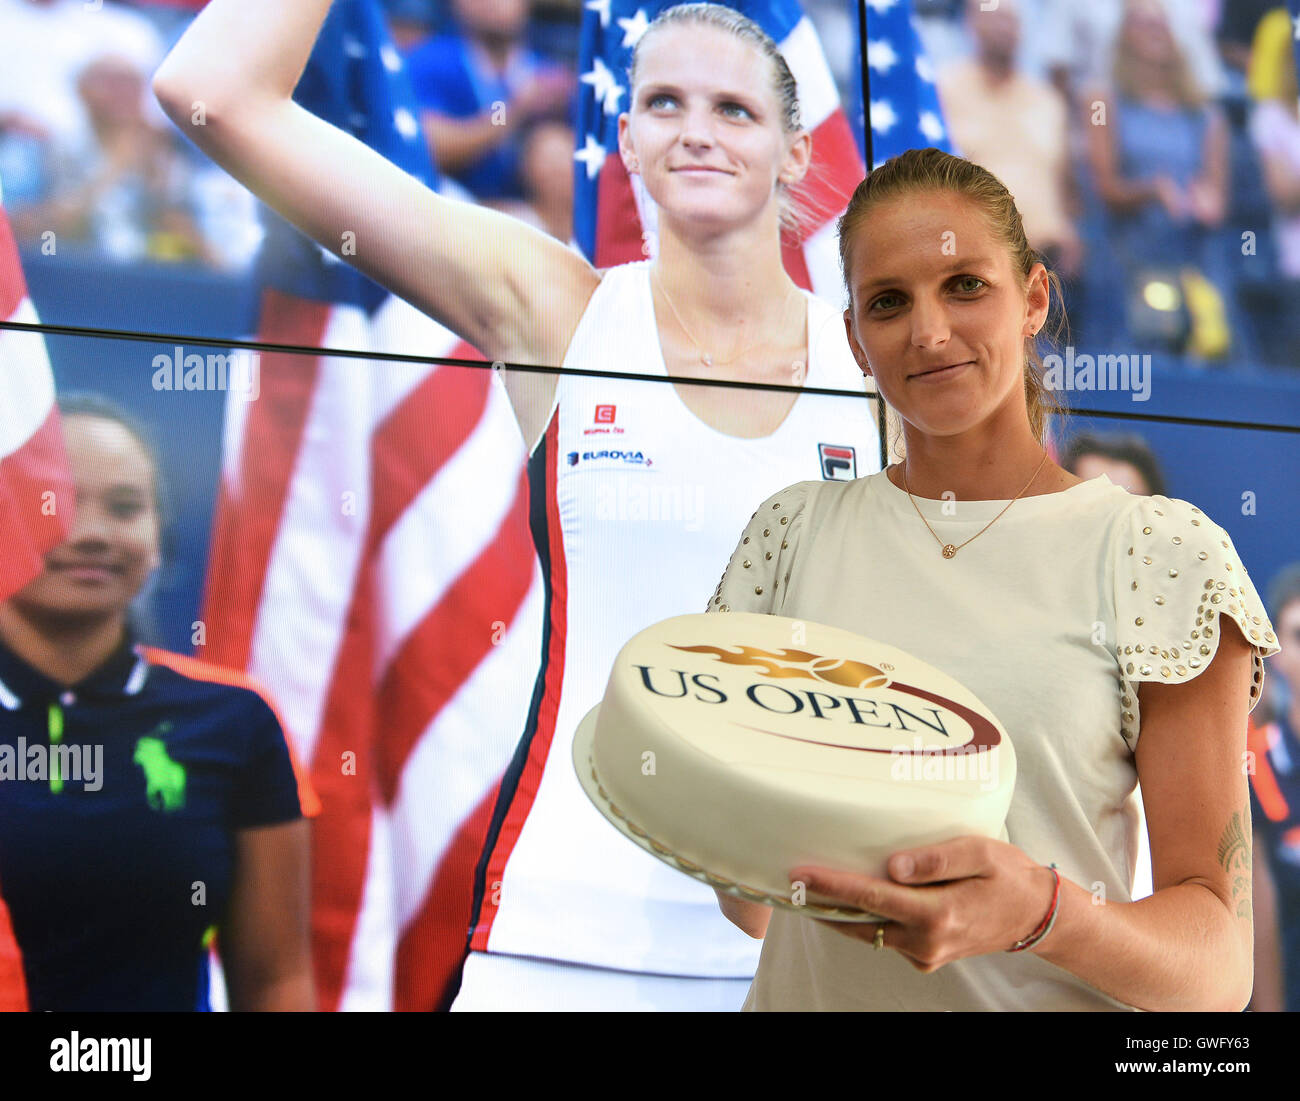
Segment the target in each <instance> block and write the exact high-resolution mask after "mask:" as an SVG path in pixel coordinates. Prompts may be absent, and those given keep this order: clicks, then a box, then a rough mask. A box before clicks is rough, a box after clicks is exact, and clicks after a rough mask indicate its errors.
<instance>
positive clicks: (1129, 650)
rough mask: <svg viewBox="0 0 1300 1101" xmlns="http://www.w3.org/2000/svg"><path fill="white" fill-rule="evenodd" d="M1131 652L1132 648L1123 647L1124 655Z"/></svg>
mask: <svg viewBox="0 0 1300 1101" xmlns="http://www.w3.org/2000/svg"><path fill="white" fill-rule="evenodd" d="M1132 652H1133V647H1132V646H1125V647H1124V653H1126V654H1131V653H1132Z"/></svg>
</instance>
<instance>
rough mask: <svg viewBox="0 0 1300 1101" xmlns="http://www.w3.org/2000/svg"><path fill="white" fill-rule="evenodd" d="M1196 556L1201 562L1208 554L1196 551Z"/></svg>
mask: <svg viewBox="0 0 1300 1101" xmlns="http://www.w3.org/2000/svg"><path fill="white" fill-rule="evenodd" d="M1196 557H1197V558H1199V559H1200V560H1201V561H1202V562H1204V561H1205V560H1206V559H1207V558H1209V557H1210V556H1209V554H1207V553H1206V552H1205V551H1197V552H1196Z"/></svg>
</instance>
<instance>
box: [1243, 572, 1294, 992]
mask: <svg viewBox="0 0 1300 1101" xmlns="http://www.w3.org/2000/svg"><path fill="white" fill-rule="evenodd" d="M1268 611H1269V616H1270V618H1271V619H1272V621H1273V624H1274V627H1275V629H1276V630H1277V635H1278V643H1279V644H1280V646H1281V647H1282V649H1281V650H1280V651H1279V652H1278V653H1276V654H1274V655H1273V656H1272V657H1271V658H1269V659H1268V661H1269V671H1270V672H1272V673H1275V674H1276V677H1275V678H1274V679H1275V680H1276V681H1278V682H1280V683H1278V684H1275V686H1274V687H1275V689H1280V692H1277V693H1275V695H1274V701H1275V702H1273V706H1271V707H1270V713H1269V714H1259V713H1258V712H1257V713H1256V714H1255V715H1252V716H1251V717H1250V727H1249V733H1248V736H1247V747H1248V749H1249V750H1250V751H1251V753H1252V754H1253V764H1254V770H1253V772H1251V774H1250V802H1251V820H1252V822H1253V823H1254V845H1253V852H1254V861H1253V863H1254V874H1253V879H1254V885H1255V887H1254V899H1255V903H1254V905H1255V994H1254V997H1253V998H1252V1000H1251V1008H1252V1009H1255V1010H1261V1011H1282V1010H1286V1011H1288V1012H1294V1011H1296V1010H1300V737H1298V735H1300V562H1293V563H1292V564H1291V565H1289V566H1287V567H1286V568H1285V569H1283V570H1282V572H1281V573H1280V574H1279V575H1278V577H1277V579H1276V580H1275V581H1274V582H1273V584H1272V585H1271V586H1270V591H1269V599H1268ZM1265 679H1266V680H1267V679H1268V678H1265ZM1271 702H1272V701H1271ZM1260 710H1261V711H1262V710H1263V708H1261V709H1260Z"/></svg>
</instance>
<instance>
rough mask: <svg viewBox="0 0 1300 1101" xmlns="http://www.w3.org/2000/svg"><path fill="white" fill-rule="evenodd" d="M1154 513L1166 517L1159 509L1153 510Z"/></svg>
mask: <svg viewBox="0 0 1300 1101" xmlns="http://www.w3.org/2000/svg"><path fill="white" fill-rule="evenodd" d="M1152 511H1153V512H1154V513H1155V514H1156V515H1157V516H1163V515H1164V513H1163V512H1161V511H1160V510H1159V509H1158V508H1157V509H1153V510H1152Z"/></svg>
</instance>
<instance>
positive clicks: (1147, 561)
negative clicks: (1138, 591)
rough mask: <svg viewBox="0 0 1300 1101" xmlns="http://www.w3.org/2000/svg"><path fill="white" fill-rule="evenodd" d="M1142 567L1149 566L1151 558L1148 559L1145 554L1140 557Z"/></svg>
mask: <svg viewBox="0 0 1300 1101" xmlns="http://www.w3.org/2000/svg"><path fill="white" fill-rule="evenodd" d="M1142 565H1144V566H1149V565H1151V558H1150V556H1149V555H1145V554H1144V555H1143V556H1142Z"/></svg>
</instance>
